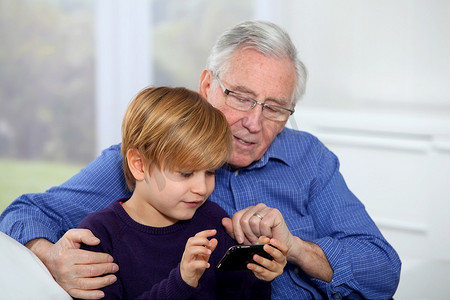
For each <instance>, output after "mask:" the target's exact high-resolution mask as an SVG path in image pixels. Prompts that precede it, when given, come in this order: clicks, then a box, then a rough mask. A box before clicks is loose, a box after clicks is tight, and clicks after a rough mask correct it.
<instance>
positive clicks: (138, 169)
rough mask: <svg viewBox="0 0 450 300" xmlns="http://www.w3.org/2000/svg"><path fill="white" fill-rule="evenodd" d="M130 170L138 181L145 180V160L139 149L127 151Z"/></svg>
mask: <svg viewBox="0 0 450 300" xmlns="http://www.w3.org/2000/svg"><path fill="white" fill-rule="evenodd" d="M127 162H128V168H129V169H130V171H131V174H133V177H134V179H135V180H136V181H142V180H144V179H145V172H144V170H145V166H144V159H143V157H142V155H141V153H140V152H139V151H138V150H137V149H128V151H127Z"/></svg>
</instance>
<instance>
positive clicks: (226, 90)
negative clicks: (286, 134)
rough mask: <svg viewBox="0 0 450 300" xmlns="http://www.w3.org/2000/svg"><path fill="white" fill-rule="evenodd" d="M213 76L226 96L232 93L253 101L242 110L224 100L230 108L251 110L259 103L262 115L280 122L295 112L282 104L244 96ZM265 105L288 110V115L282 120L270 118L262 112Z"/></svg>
mask: <svg viewBox="0 0 450 300" xmlns="http://www.w3.org/2000/svg"><path fill="white" fill-rule="evenodd" d="M214 78H216V79H217V82H219V85H220V87H221V88H222V91H223V93H224V94H225V95H227V96H228V95H230V94H234V95H236V96H239V97H241V98H243V99H245V100H250V101H251V102H253V104H252V106H250V108H249V109H247V110H243V109H239V108H236V107H234V106H231V105H229V104H228V103H227V101H225V103H226V104H227V105H228V106H229V107H231V108H234V109H236V110H239V111H251V110H252V109H254V108H255V107H256V105H257V104H259V105H261V106H262V112H263V116H264V117H266V118H267V119H269V120H272V121H280V122H284V121H287V120H288V119H289V116H291V115H292V114H293V113H294V112H295V110H294V109H289V108H286V107H282V106H279V105H273V104H266V103H264V102H259V101H258V100H255V99H253V98H251V97H249V96H246V95H243V94H241V93H238V92H235V91H232V90H229V89H227V88H226V87H225V85H224V84H223V83H222V81H221V80H220V78H219V77H218V76H214ZM265 107H269V108H271V107H273V108H276V109H281V110H284V111H286V112H288V113H289V115H288V116H287V118H286V119H284V120H277V119H272V118H269V117H267V116H266V115H265V114H264V108H265Z"/></svg>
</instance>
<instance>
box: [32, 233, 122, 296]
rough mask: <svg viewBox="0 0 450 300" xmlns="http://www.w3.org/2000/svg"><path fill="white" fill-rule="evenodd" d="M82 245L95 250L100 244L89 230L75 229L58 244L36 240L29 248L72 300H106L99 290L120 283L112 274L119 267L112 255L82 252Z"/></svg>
mask: <svg viewBox="0 0 450 300" xmlns="http://www.w3.org/2000/svg"><path fill="white" fill-rule="evenodd" d="M81 243H83V244H86V245H89V246H95V245H98V244H99V243H100V240H99V239H98V238H96V237H95V236H94V235H93V234H92V232H91V231H90V230H88V229H71V230H69V231H67V232H66V234H64V236H63V237H62V238H61V239H60V240H59V241H58V242H57V243H56V244H53V243H51V242H49V241H48V240H46V239H35V240H32V241H30V242H28V243H27V244H25V246H26V247H28V248H29V249H30V250H31V251H33V252H34V253H35V254H36V255H37V256H38V257H39V258H40V259H41V261H42V262H43V263H44V264H45V266H46V267H47V269H48V270H49V271H50V273H51V274H52V275H53V277H54V278H55V280H56V282H57V283H58V284H59V285H60V286H61V287H62V288H63V289H64V290H66V291H67V292H68V293H69V294H70V295H71V296H72V297H75V298H83V299H100V298H103V297H104V296H105V295H104V293H103V292H102V291H100V290H98V289H100V288H103V287H105V286H108V285H110V284H112V283H114V282H115V281H116V280H117V278H116V276H115V275H112V274H110V273H114V272H117V271H118V270H119V266H118V265H117V264H115V263H113V258H112V256H111V255H109V254H106V253H98V252H91V251H86V250H82V249H80V246H81ZM105 274H109V275H105ZM102 275H105V276H102ZM99 276H100V277H99Z"/></svg>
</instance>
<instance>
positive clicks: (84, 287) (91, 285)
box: [67, 274, 117, 291]
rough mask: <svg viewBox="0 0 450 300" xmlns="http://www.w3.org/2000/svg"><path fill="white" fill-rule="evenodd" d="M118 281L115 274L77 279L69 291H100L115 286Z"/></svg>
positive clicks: (73, 281)
mask: <svg viewBox="0 0 450 300" xmlns="http://www.w3.org/2000/svg"><path fill="white" fill-rule="evenodd" d="M116 281H117V277H116V276H115V275H113V274H110V275H105V276H99V277H92V278H75V279H73V280H72V282H71V283H72V286H71V287H69V288H68V289H67V290H68V291H70V290H73V291H75V290H78V291H88V290H99V289H101V288H104V287H106V286H108V285H111V284H113V283H114V282H116Z"/></svg>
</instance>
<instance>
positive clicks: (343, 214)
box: [309, 148, 401, 299]
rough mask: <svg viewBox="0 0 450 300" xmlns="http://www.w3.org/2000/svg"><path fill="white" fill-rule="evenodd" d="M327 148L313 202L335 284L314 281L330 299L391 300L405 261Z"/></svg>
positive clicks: (320, 241) (318, 240)
mask: <svg viewBox="0 0 450 300" xmlns="http://www.w3.org/2000/svg"><path fill="white" fill-rule="evenodd" d="M321 152H322V153H321ZM321 152H320V151H317V153H318V155H319V169H318V170H319V173H320V176H319V177H318V180H317V181H316V182H315V183H314V184H313V188H312V189H311V201H310V205H309V210H310V212H311V215H312V217H313V220H314V224H315V228H316V230H317V232H318V234H317V238H315V239H313V240H312V241H313V242H314V243H316V244H317V245H319V246H320V247H321V248H322V250H323V251H324V252H325V254H326V256H327V258H328V261H329V262H330V265H331V267H332V268H333V270H334V275H333V278H332V282H331V283H325V282H321V281H319V280H313V281H315V283H316V284H317V285H318V286H320V287H321V288H322V289H323V291H324V292H325V293H326V294H327V296H328V297H335V296H337V295H339V296H340V297H347V298H366V299H387V298H391V297H392V295H393V294H394V293H395V290H396V288H397V285H398V282H399V276H400V267H401V263H400V259H399V257H398V255H397V253H396V252H395V251H394V249H393V248H392V247H391V246H390V245H389V243H388V242H387V241H386V240H385V239H384V237H383V236H382V234H381V232H380V231H379V230H378V228H377V227H376V225H375V223H374V222H373V221H372V219H371V218H370V217H369V215H368V214H367V212H366V210H365V208H364V206H363V205H362V203H361V202H360V201H359V200H358V199H357V198H356V197H355V196H354V195H353V193H351V192H350V190H349V189H348V188H347V185H346V183H345V181H344V179H343V177H342V175H341V174H340V172H339V162H338V160H337V158H336V157H335V156H334V155H333V154H332V153H331V152H329V151H327V150H326V149H324V148H322V151H321Z"/></svg>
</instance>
